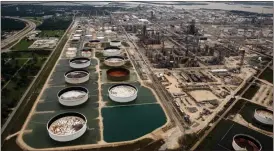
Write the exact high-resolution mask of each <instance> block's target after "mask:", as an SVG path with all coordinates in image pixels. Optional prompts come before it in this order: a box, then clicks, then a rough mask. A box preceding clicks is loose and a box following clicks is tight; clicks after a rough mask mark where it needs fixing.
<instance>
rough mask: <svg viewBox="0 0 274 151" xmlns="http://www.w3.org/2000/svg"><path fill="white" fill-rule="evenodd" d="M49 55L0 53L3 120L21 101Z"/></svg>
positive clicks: (29, 52) (26, 52)
mask: <svg viewBox="0 0 274 151" xmlns="http://www.w3.org/2000/svg"><path fill="white" fill-rule="evenodd" d="M17 52H18V53H17ZM38 52H39V51H38ZM49 54H50V53H49V52H42V53H41V51H40V54H39V53H37V52H34V53H32V51H23V52H21V51H12V52H7V53H2V60H1V61H2V75H1V77H2V82H1V86H2V89H1V93H2V95H1V109H2V111H3V114H2V118H3V119H5V118H6V117H8V114H9V112H10V111H9V110H10V109H12V108H14V107H15V106H16V104H17V102H18V101H19V100H20V99H21V97H22V95H23V94H24V93H25V91H26V89H27V88H28V86H29V84H30V83H31V81H32V80H33V79H34V76H36V74H37V73H38V72H39V70H40V68H41V67H42V65H43V64H44V62H45V61H46V59H47V58H46V57H47V56H48V55H49Z"/></svg>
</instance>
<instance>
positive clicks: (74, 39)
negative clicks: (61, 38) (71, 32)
mask: <svg viewBox="0 0 274 151" xmlns="http://www.w3.org/2000/svg"><path fill="white" fill-rule="evenodd" d="M71 41H72V42H79V41H80V37H72V39H71Z"/></svg>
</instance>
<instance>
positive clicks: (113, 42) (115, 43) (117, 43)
mask: <svg viewBox="0 0 274 151" xmlns="http://www.w3.org/2000/svg"><path fill="white" fill-rule="evenodd" d="M110 46H113V47H120V46H121V41H119V40H112V41H110Z"/></svg>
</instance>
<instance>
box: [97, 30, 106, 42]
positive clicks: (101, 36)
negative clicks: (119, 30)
mask: <svg viewBox="0 0 274 151" xmlns="http://www.w3.org/2000/svg"><path fill="white" fill-rule="evenodd" d="M96 37H97V39H99V40H102V39H104V38H105V36H104V33H102V32H99V33H97V35H96Z"/></svg>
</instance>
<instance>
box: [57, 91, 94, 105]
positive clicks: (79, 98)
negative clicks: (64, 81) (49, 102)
mask: <svg viewBox="0 0 274 151" xmlns="http://www.w3.org/2000/svg"><path fill="white" fill-rule="evenodd" d="M88 95H89V92H88V89H86V88H84V87H79V86H74V87H68V88H65V89H62V90H61V91H59V92H58V93H57V97H58V100H59V103H60V104H62V105H64V106H77V105H80V104H83V103H85V102H86V101H87V100H88V97H89V96H88Z"/></svg>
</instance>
